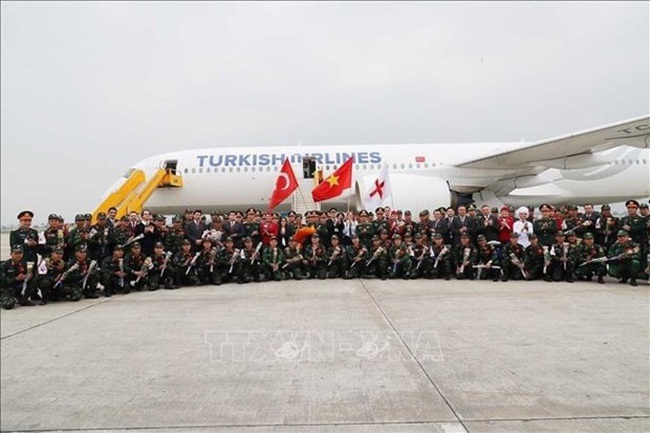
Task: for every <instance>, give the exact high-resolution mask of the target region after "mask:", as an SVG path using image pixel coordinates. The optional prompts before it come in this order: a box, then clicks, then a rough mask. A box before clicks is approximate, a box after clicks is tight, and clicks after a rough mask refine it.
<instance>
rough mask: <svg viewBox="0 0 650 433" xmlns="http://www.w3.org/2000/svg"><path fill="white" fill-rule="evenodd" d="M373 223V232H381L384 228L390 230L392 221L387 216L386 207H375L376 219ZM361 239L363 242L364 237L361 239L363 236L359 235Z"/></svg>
mask: <svg viewBox="0 0 650 433" xmlns="http://www.w3.org/2000/svg"><path fill="white" fill-rule="evenodd" d="M371 224H372V234H375V233H380V232H381V231H382V230H386V231H387V232H389V231H390V223H389V221H388V220H387V219H386V218H385V214H384V208H382V207H378V208H377V209H375V219H374V220H373V221H372V223H371ZM357 227H358V226H357ZM371 239H372V238H371ZM359 240H360V241H361V242H362V243H363V239H361V236H359ZM364 245H365V243H364ZM368 247H369V245H366V248H368Z"/></svg>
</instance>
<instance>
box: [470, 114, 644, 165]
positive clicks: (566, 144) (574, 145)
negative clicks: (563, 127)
mask: <svg viewBox="0 0 650 433" xmlns="http://www.w3.org/2000/svg"><path fill="white" fill-rule="evenodd" d="M624 145H627V146H631V147H638V148H648V147H650V116H647V115H646V116H642V117H638V118H635V119H631V120H626V121H623V122H617V123H614V124H610V125H606V126H601V127H598V128H593V129H590V130H587V131H582V132H578V133H574V134H569V135H564V136H560V137H554V138H550V139H546V140H542V141H539V142H537V143H533V144H531V145H529V146H526V147H523V148H520V149H515V150H511V151H506V152H502V153H498V154H496V155H491V156H488V157H483V158H480V159H476V160H473V161H468V162H465V163H462V164H459V165H458V167H461V168H480V169H508V168H513V169H517V168H518V169H521V168H522V167H542V166H547V167H553V166H557V163H558V162H559V161H561V160H566V158H572V157H577V158H580V157H589V156H590V155H591V154H592V153H594V152H598V151H602V150H606V149H610V148H613V147H618V146H624ZM585 162H586V161H585Z"/></svg>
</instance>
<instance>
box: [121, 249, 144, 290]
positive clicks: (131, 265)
mask: <svg viewBox="0 0 650 433" xmlns="http://www.w3.org/2000/svg"><path fill="white" fill-rule="evenodd" d="M146 259H147V258H146V257H145V255H144V254H142V253H141V252H140V243H139V242H134V243H132V244H131V251H130V252H128V253H127V254H126V255H125V256H124V269H125V273H126V281H127V284H129V285H130V287H132V288H134V289H135V290H138V291H141V290H143V289H145V288H146V287H147V286H148V283H149V275H148V272H149V269H150V267H149V266H147V265H146V264H145V261H146ZM136 272H146V273H147V274H145V275H142V276H138V275H136Z"/></svg>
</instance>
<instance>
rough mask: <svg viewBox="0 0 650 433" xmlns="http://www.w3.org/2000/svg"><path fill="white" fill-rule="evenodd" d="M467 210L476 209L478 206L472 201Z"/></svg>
mask: <svg viewBox="0 0 650 433" xmlns="http://www.w3.org/2000/svg"><path fill="white" fill-rule="evenodd" d="M467 210H476V206H474V204H473V203H472V204H470V205H469V206H467Z"/></svg>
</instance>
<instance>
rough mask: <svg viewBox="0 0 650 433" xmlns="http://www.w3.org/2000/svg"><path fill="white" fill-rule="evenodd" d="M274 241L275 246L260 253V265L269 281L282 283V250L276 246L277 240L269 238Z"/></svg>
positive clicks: (273, 237)
mask: <svg viewBox="0 0 650 433" xmlns="http://www.w3.org/2000/svg"><path fill="white" fill-rule="evenodd" d="M271 240H275V241H276V244H275V245H272V246H270V247H268V248H265V249H264V251H262V264H263V268H264V274H266V275H267V276H268V279H269V280H274V281H282V280H283V279H284V272H283V271H282V262H284V253H283V252H282V249H280V248H278V246H277V238H276V237H275V236H272V237H271Z"/></svg>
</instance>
